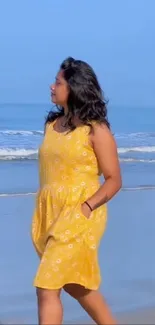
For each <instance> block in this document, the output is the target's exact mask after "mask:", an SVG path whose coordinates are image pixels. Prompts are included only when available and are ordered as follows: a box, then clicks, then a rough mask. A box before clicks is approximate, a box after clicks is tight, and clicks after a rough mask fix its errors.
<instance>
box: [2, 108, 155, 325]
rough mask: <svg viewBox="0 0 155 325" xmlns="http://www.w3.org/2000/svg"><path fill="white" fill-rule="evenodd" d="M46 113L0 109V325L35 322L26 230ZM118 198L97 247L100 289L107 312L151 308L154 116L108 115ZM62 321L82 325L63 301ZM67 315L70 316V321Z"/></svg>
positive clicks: (150, 112) (72, 305) (150, 111)
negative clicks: (115, 155)
mask: <svg viewBox="0 0 155 325" xmlns="http://www.w3.org/2000/svg"><path fill="white" fill-rule="evenodd" d="M50 108H51V106H50V105H39V104H38V105H23V104H9V105H6V104H5V105H2V104H1V105H0V180H1V182H0V214H1V218H0V231H1V232H0V243H1V245H0V247H1V259H0V269H1V277H0V288H1V292H0V305H1V308H0V320H4V321H5V320H9V321H11V320H13V321H14V322H16V323H18V322H19V323H20V322H27V323H31V324H32V323H34V324H35V323H36V322H37V312H36V298H35V291H34V289H33V287H32V280H33V276H34V274H35V271H36V268H37V265H38V262H39V261H38V259H37V257H36V254H35V252H34V250H33V247H32V244H31V241H30V236H29V230H30V225H31V216H32V213H33V208H34V203H35V192H36V191H37V188H38V185H39V184H38V159H37V158H38V155H37V154H38V147H39V145H40V144H41V142H42V139H43V129H44V119H45V116H46V114H47V113H48V111H49V109H50ZM109 119H110V122H111V126H112V131H113V133H114V136H115V139H116V142H117V146H118V154H119V159H120V164H121V171H122V178H123V190H122V191H121V192H120V193H119V194H118V195H117V196H116V198H114V199H113V200H112V201H111V202H110V204H109V224H108V230H107V232H106V234H105V236H104V238H103V241H102V243H101V247H100V264H101V271H102V275H103V283H102V286H101V289H102V291H103V293H104V294H105V296H106V298H107V300H108V302H109V304H110V306H111V308H112V309H113V311H114V312H117V311H124V310H127V309H131V308H135V307H137V306H138V307H141V306H147V305H150V304H155V298H154V297H155V262H154V259H153V247H154V246H155V239H154V238H155V237H154V229H155V219H154V211H153V208H152V203H151V202H152V200H153V199H154V197H155V196H154V195H155V109H154V108H149V107H146V108H145V109H144V108H143V109H141V108H138V107H137V108H136V107H135V108H134V109H133V108H132V109H131V108H130V107H128V108H124V107H110V108H109ZM63 301H64V306H65V320H66V322H72V321H73V320H77V321H78V320H79V319H81V318H82V317H85V313H84V312H83V311H82V310H81V309H80V307H79V305H78V304H77V303H76V302H74V301H73V300H71V299H70V298H69V297H68V296H66V295H64V296H63ZM70 310H72V314H71V313H70Z"/></svg>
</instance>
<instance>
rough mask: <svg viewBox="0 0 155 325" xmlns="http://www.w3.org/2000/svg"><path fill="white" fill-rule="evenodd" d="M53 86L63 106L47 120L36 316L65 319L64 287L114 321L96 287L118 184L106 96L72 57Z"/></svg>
mask: <svg viewBox="0 0 155 325" xmlns="http://www.w3.org/2000/svg"><path fill="white" fill-rule="evenodd" d="M51 94H52V101H53V103H55V104H56V106H57V108H58V109H57V110H56V111H55V112H54V111H52V112H50V113H49V115H48V117H47V119H46V123H45V136H44V140H43V143H42V145H41V147H40V150H39V161H40V165H39V166H40V189H39V191H38V193H37V202H36V209H35V213H34V216H33V223H32V240H33V243H34V246H35V248H36V251H37V252H38V254H39V256H40V259H41V261H40V265H39V268H38V271H37V274H36V276H35V280H34V286H35V287H36V288H37V297H38V318H39V324H40V325H42V324H62V319H63V308H62V304H61V299H60V294H61V291H62V289H64V290H65V291H66V292H67V293H69V294H70V295H71V296H72V297H74V298H75V299H77V300H78V302H79V303H80V304H81V306H82V307H83V308H84V309H85V310H86V311H87V312H88V314H89V315H90V316H91V317H92V319H93V320H94V321H95V322H96V323H97V324H115V323H116V322H115V320H114V318H113V316H112V315H111V312H110V310H109V308H108V306H107V305H106V302H105V301H104V299H103V297H102V296H101V294H100V292H99V286H100V282H101V278H100V269H99V265H98V247H99V243H100V240H101V237H102V235H103V233H104V231H105V227H106V221H107V207H106V203H107V202H108V201H109V200H110V199H111V198H112V197H113V196H114V195H115V194H116V193H117V192H118V191H119V189H120V188H121V175H120V167H119V161H118V155H117V148H116V144H115V141H114V138H113V136H112V134H111V131H110V125H109V122H108V119H107V110H106V104H105V101H104V99H103V97H102V92H101V88H100V85H99V83H98V80H97V77H96V75H95V73H94V71H93V70H92V68H91V67H90V66H89V65H88V64H87V63H85V62H83V61H80V60H75V59H73V58H68V59H66V60H65V61H64V62H63V63H62V64H61V67H60V71H59V72H58V74H57V77H56V81H55V83H54V84H53V85H52V86H51ZM101 174H103V175H104V179H105V181H104V183H103V184H102V185H101V184H100V182H99V176H100V175H101Z"/></svg>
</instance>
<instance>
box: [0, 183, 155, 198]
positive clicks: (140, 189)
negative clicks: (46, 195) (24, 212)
mask: <svg viewBox="0 0 155 325" xmlns="http://www.w3.org/2000/svg"><path fill="white" fill-rule="evenodd" d="M150 190H151V191H152V190H155V185H150V186H149V185H146V186H137V187H123V188H122V189H121V191H120V192H129V191H150ZM36 194H37V192H27V193H1V194H0V198H1V197H3V198H4V197H18V196H31V195H36Z"/></svg>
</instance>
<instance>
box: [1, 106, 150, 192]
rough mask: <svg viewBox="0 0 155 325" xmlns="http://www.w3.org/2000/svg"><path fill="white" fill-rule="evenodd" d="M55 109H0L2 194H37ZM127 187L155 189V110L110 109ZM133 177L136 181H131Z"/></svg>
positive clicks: (42, 107) (23, 107)
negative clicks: (41, 153) (48, 119)
mask: <svg viewBox="0 0 155 325" xmlns="http://www.w3.org/2000/svg"><path fill="white" fill-rule="evenodd" d="M51 107H52V106H51V105H50V104H49V105H37V104H36V105H22V104H12V105H2V104H1V105H0V167H1V168H0V178H1V183H0V194H12V193H17V194H20V193H27V192H35V191H36V190H37V187H38V177H37V166H38V165H37V164H38V160H37V157H38V147H39V145H40V144H41V142H42V139H43V129H44V121H45V116H46V115H47V113H48V111H49V110H50V109H51ZM109 119H110V122H111V127H112V131H113V133H114V136H115V139H116V142H117V145H118V153H119V158H120V163H121V169H122V174H123V187H125V188H128V187H129V188H130V187H134V188H135V187H146V186H147V187H148V186H149V187H152V186H154V185H155V178H154V177H153V171H154V168H155V122H154V121H155V110H154V108H149V107H146V108H145V109H144V108H143V109H141V108H136V107H135V109H133V108H132V109H130V107H129V108H119V107H116V108H111V107H110V108H109ZM131 175H133V177H131Z"/></svg>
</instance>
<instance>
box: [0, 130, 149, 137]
mask: <svg viewBox="0 0 155 325" xmlns="http://www.w3.org/2000/svg"><path fill="white" fill-rule="evenodd" d="M43 134H44V131H42V130H9V129H5V130H0V135H8V136H9V135H15V136H16V135H21V136H30V135H43ZM114 136H115V137H116V138H118V139H128V138H129V139H131V138H133V139H137V138H139V139H146V138H155V133H154V132H135V133H133V132H131V133H122V132H120V133H114Z"/></svg>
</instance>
